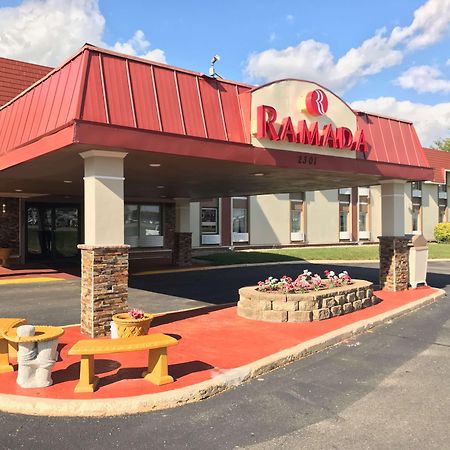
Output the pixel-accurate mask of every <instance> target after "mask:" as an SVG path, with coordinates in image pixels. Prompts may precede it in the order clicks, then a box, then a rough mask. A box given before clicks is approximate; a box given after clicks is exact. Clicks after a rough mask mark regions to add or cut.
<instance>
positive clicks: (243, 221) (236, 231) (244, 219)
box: [232, 197, 249, 242]
mask: <svg viewBox="0 0 450 450" xmlns="http://www.w3.org/2000/svg"><path fill="white" fill-rule="evenodd" d="M232 221H233V242H248V241H249V236H248V200H247V197H234V198H233V217H232Z"/></svg>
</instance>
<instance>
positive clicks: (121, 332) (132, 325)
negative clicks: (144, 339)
mask: <svg viewBox="0 0 450 450" xmlns="http://www.w3.org/2000/svg"><path fill="white" fill-rule="evenodd" d="M152 319H153V316H152V315H151V314H147V313H145V314H144V317H143V318H142V319H133V318H132V317H131V316H130V315H129V314H128V313H120V314H114V315H113V316H112V320H113V321H114V323H115V324H116V327H117V334H118V336H119V337H120V338H124V337H131V336H145V335H146V334H148V329H149V328H150V322H151V321H152Z"/></svg>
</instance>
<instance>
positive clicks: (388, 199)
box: [380, 180, 406, 236]
mask: <svg viewBox="0 0 450 450" xmlns="http://www.w3.org/2000/svg"><path fill="white" fill-rule="evenodd" d="M405 183H406V181H405V180H387V181H382V182H381V183H380V184H381V235H382V236H404V235H405Z"/></svg>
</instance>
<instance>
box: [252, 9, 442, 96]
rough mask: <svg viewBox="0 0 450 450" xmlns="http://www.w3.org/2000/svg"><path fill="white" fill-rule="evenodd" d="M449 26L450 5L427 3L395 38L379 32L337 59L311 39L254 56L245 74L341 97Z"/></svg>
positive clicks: (396, 31)
mask: <svg viewBox="0 0 450 450" xmlns="http://www.w3.org/2000/svg"><path fill="white" fill-rule="evenodd" d="M449 26H450V0H428V1H427V2H426V3H425V4H424V5H423V6H421V7H420V8H418V9H417V10H416V11H415V12H414V20H413V21H412V23H411V24H410V25H409V26H407V27H403V28H400V27H396V28H394V29H393V30H392V32H391V33H388V31H387V30H386V29H381V30H378V31H376V32H375V34H374V35H373V36H372V37H370V38H369V39H366V40H365V41H364V42H362V43H361V44H360V45H359V46H358V47H355V48H351V49H350V50H348V51H347V53H345V54H344V55H343V56H341V57H340V58H335V56H334V55H333V54H332V53H331V50H330V47H329V46H328V44H326V43H323V42H318V41H315V40H313V39H309V40H305V41H302V42H300V43H299V44H298V45H296V46H291V47H287V48H285V49H281V50H277V49H273V48H272V49H268V50H264V51H262V52H260V53H254V54H252V55H250V57H249V58H248V61H247V66H246V68H245V72H246V74H247V76H248V77H249V78H250V79H253V80H261V81H271V80H273V79H277V78H286V77H297V78H304V79H312V80H317V81H319V82H321V83H322V84H324V85H326V86H327V87H330V88H331V89H333V90H336V91H337V92H339V93H342V92H344V91H346V90H348V89H349V88H351V87H352V86H354V85H355V84H356V83H357V82H358V81H360V80H361V79H363V78H364V77H366V76H369V75H374V74H376V73H379V72H381V71H382V70H384V69H386V68H389V67H392V66H395V65H398V64H400V63H401V62H402V60H403V54H404V52H405V51H406V50H407V49H410V50H413V49H417V48H419V47H425V46H428V45H431V44H434V43H436V42H437V41H439V40H440V39H442V38H443V37H444V35H445V33H446V32H447V31H448V29H449Z"/></svg>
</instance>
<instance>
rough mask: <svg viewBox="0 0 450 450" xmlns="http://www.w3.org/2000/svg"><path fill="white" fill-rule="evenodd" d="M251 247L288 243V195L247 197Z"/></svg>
mask: <svg viewBox="0 0 450 450" xmlns="http://www.w3.org/2000/svg"><path fill="white" fill-rule="evenodd" d="M249 209H250V211H249V216H250V223H249V232H250V244H251V245H280V244H289V243H290V203H289V194H268V195H257V196H252V197H249Z"/></svg>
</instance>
